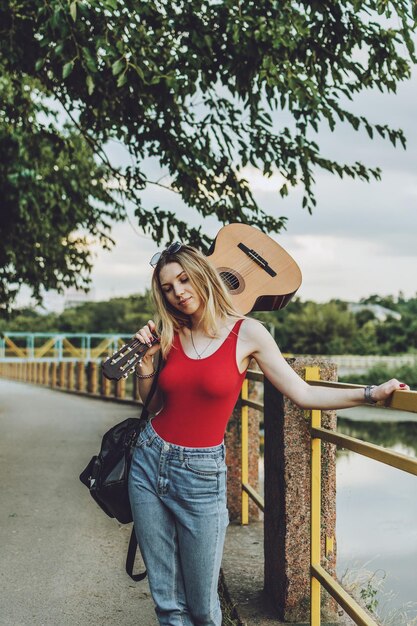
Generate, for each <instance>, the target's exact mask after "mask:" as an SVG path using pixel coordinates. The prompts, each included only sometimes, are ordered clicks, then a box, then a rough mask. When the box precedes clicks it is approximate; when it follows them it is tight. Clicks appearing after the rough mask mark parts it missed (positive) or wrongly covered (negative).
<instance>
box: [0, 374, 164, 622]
mask: <svg viewBox="0 0 417 626" xmlns="http://www.w3.org/2000/svg"><path fill="white" fill-rule="evenodd" d="M136 414H137V409H136V408H135V407H132V406H121V405H117V404H114V403H105V402H100V401H98V400H93V399H89V398H83V397H78V396H75V395H70V394H66V393H60V392H56V391H52V390H49V389H46V388H42V387H37V386H32V385H28V384H23V383H18V382H10V381H5V380H0V624H1V626H87V625H88V626H90V625H91V624H94V626H101V625H106V626H113V625H114V626H116V625H117V626H119V625H120V626H156V625H157V623H158V622H157V620H156V617H155V614H154V610H153V602H152V599H151V597H150V593H149V588H148V583H147V580H145V581H142V582H139V583H134V582H133V581H131V580H130V578H129V577H128V576H127V574H126V573H125V571H124V560H125V556H126V549H127V542H128V539H129V535H130V526H128V527H126V526H122V525H120V524H118V523H117V522H116V521H115V520H114V519H110V518H108V517H107V516H106V515H105V514H104V513H103V512H102V511H101V510H100V509H99V508H98V507H97V505H96V504H95V503H94V501H93V500H92V498H91V497H90V495H89V494H88V491H87V489H86V488H85V487H84V486H83V485H82V484H81V483H80V481H79V479H78V476H79V473H80V472H81V470H82V469H84V467H85V465H86V464H87V462H88V461H89V460H90V458H91V456H92V455H93V454H95V453H96V451H98V449H99V447H100V441H101V436H102V435H103V433H104V432H105V431H106V430H107V429H108V428H110V427H111V426H112V425H113V424H116V423H117V422H118V421H121V420H122V419H124V418H126V417H129V416H135V415H136ZM141 567H142V563H141V561H140V560H139V559H138V562H137V569H138V570H139V569H140V568H141Z"/></svg>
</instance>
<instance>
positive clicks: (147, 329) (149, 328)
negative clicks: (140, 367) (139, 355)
mask: <svg viewBox="0 0 417 626" xmlns="http://www.w3.org/2000/svg"><path fill="white" fill-rule="evenodd" d="M152 333H155V335H156V325H155V322H153V321H152V320H149V321H148V323H147V324H146V326H142V328H140V329H139V330H138V332H137V333H136V334H135V337H136V338H137V339H139V341H140V342H141V343H143V344H145V345H147V346H149V348H148V350H147V351H146V356H147V357H148V356H152V355H153V354H155V353H156V352H158V350H159V349H160V347H161V346H160V344H159V341H157V342H156V343H155V344H154V345H152V342H153V341H154V337H153V336H152Z"/></svg>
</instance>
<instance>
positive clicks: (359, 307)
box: [348, 302, 401, 322]
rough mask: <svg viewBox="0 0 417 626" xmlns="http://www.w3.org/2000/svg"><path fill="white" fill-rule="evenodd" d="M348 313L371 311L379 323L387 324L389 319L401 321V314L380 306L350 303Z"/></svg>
mask: <svg viewBox="0 0 417 626" xmlns="http://www.w3.org/2000/svg"><path fill="white" fill-rule="evenodd" d="M348 311H351V312H352V313H354V314H355V313H359V312H360V311H371V312H372V313H373V314H374V315H375V317H376V319H377V320H378V321H379V322H385V321H386V320H387V319H388V318H389V317H393V318H394V319H395V320H398V321H399V320H400V319H401V314H400V313H398V312H397V311H393V310H392V309H387V307H385V306H381V305H380V304H358V303H356V302H348Z"/></svg>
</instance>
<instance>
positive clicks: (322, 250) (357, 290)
mask: <svg viewBox="0 0 417 626" xmlns="http://www.w3.org/2000/svg"><path fill="white" fill-rule="evenodd" d="M350 108H351V110H352V111H353V112H356V113H360V114H363V115H365V116H366V117H367V118H368V119H369V121H371V122H373V123H381V124H385V123H388V124H389V125H390V126H392V127H393V128H402V129H403V130H404V132H405V134H406V137H407V149H406V150H403V148H402V147H397V148H394V147H392V145H391V144H390V143H389V142H388V141H383V140H382V139H379V138H378V139H374V140H372V141H371V140H370V139H369V138H368V136H367V134H366V133H365V132H355V131H353V130H352V129H351V128H350V127H349V126H347V125H342V124H341V125H339V126H338V127H337V128H336V130H335V131H334V132H333V133H331V132H330V131H328V130H327V129H326V128H323V129H322V130H321V131H320V133H319V136H318V138H317V139H318V142H319V144H320V146H321V148H322V154H323V155H325V156H329V157H332V158H335V159H337V160H339V161H340V162H346V163H349V162H354V161H356V160H359V161H361V162H363V163H364V164H366V165H368V166H371V167H375V166H379V167H380V168H381V169H382V180H381V181H380V182H371V183H365V182H363V183H362V182H356V181H352V180H350V179H343V180H341V179H339V178H338V177H336V176H334V175H331V174H328V173H326V172H319V173H318V174H317V176H316V188H315V192H316V198H317V207H316V209H315V211H314V213H313V215H309V214H308V212H307V211H305V210H303V209H302V208H301V198H302V190H301V188H295V189H293V190H292V191H291V192H290V195H289V197H287V198H286V199H285V200H283V199H281V198H280V196H279V194H278V188H279V185H280V179H279V178H278V177H276V178H274V177H273V178H271V179H264V178H263V177H262V176H261V175H260V174H259V173H258V172H257V171H255V170H254V169H247V170H246V171H245V177H246V178H247V179H248V180H249V182H250V184H251V187H252V189H253V191H254V193H255V195H256V197H257V199H258V202H259V204H260V206H261V207H262V208H263V209H265V210H266V211H268V212H270V213H271V214H274V213H275V214H276V215H287V216H288V218H289V219H288V223H287V230H286V231H283V233H282V234H280V235H278V236H276V237H275V238H276V240H277V241H278V242H279V243H280V245H282V246H283V247H284V248H285V249H286V250H287V251H288V252H289V253H290V254H291V255H292V256H293V257H294V258H295V260H296V261H297V263H298V265H299V266H300V268H301V271H302V274H303V284H302V286H301V287H300V290H299V292H298V295H299V296H300V297H301V298H302V299H303V300H306V299H313V300H316V301H318V302H324V301H327V300H329V299H331V298H341V299H345V300H350V301H356V300H358V299H359V298H361V297H366V296H368V295H370V294H375V293H378V294H380V295H387V294H393V295H397V294H398V293H399V292H400V291H402V292H404V294H405V295H406V296H407V297H411V296H413V295H415V294H416V292H417V280H416V277H417V115H416V113H417V74H415V75H414V77H413V79H412V80H410V81H408V82H407V83H403V84H402V85H400V86H399V88H398V92H397V94H396V95H392V94H390V95H387V94H381V93H380V92H379V91H377V90H375V91H373V92H367V93H363V94H361V95H360V96H358V97H357V98H356V100H355V102H354V103H353V104H351V105H350ZM109 154H110V155H111V156H112V157H113V158H114V159H117V158H118V155H117V149H115V148H114V149H113V148H110V151H109ZM144 202H145V203H146V204H147V205H148V206H155V205H159V206H162V207H163V206H166V207H169V208H170V209H171V210H172V209H175V210H176V211H177V212H178V213H179V214H180V215H181V216H186V218H187V219H189V221H192V222H193V223H196V224H197V223H198V224H200V223H201V221H199V218H198V217H197V216H196V215H195V214H194V212H192V211H190V209H188V208H187V207H186V206H185V205H184V204H183V203H182V202H181V200H180V198H178V196H176V195H175V194H174V193H172V192H169V191H163V190H161V189H160V188H149V190H147V191H146V192H145V193H144ZM204 228H205V230H206V232H207V233H208V234H209V235H210V236H213V237H214V236H215V235H216V233H217V230H218V228H219V224H217V223H216V221H215V220H211V221H206V222H204ZM113 238H114V239H115V241H116V246H115V247H114V248H113V249H112V251H111V252H104V251H99V250H98V251H96V258H95V267H94V271H93V274H92V278H93V283H92V285H93V289H92V292H91V298H92V299H94V300H103V299H108V298H111V297H115V296H125V295H129V294H133V293H137V292H141V291H143V290H144V289H145V288H146V287H147V286H149V282H150V272H151V270H150V267H149V265H148V260H149V258H150V257H151V256H152V254H153V253H154V252H155V251H156V249H157V246H156V245H155V244H154V243H153V242H152V241H151V240H150V239H149V238H147V237H144V236H143V235H142V234H141V233H140V232H139V230H138V229H137V227H136V226H135V218H134V217H133V216H132V217H131V219H130V222H125V223H123V224H115V226H114V229H113ZM60 304H62V299H60V298H58V297H57V296H54V294H49V295H48V297H47V299H46V305H47V307H48V308H59V306H60Z"/></svg>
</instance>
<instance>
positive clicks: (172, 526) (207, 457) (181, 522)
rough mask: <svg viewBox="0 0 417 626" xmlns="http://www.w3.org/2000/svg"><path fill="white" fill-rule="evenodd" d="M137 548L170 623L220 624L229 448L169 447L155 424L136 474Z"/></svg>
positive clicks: (142, 440) (132, 493) (159, 610)
mask: <svg viewBox="0 0 417 626" xmlns="http://www.w3.org/2000/svg"><path fill="white" fill-rule="evenodd" d="M129 497H130V502H131V506H132V512H133V521H134V524H135V528H136V533H137V538H138V543H139V546H140V549H141V552H142V556H143V559H144V561H145V565H146V568H147V570H148V578H149V586H150V589H151V593H152V597H153V600H154V602H155V604H156V608H155V610H156V614H157V616H158V619H159V623H160V624H161V625H163V626H221V622H222V614H221V609H220V602H219V597H218V593H217V586H218V579H219V572H220V564H221V558H222V552H223V544H224V538H225V534H226V528H227V525H228V522H229V516H228V511H227V504H226V464H225V449H224V444H221V445H219V446H214V447H211V448H186V447H182V446H177V445H174V444H171V443H167V442H165V441H164V440H163V439H161V437H159V436H158V435H157V433H156V432H155V430H154V429H153V427H152V424H151V423H150V422H149V423H148V424H147V426H146V427H145V429H144V430H143V431H142V433H141V434H140V435H139V438H138V441H137V444H136V448H135V451H134V454H133V458H132V465H131V470H130V475H129Z"/></svg>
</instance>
